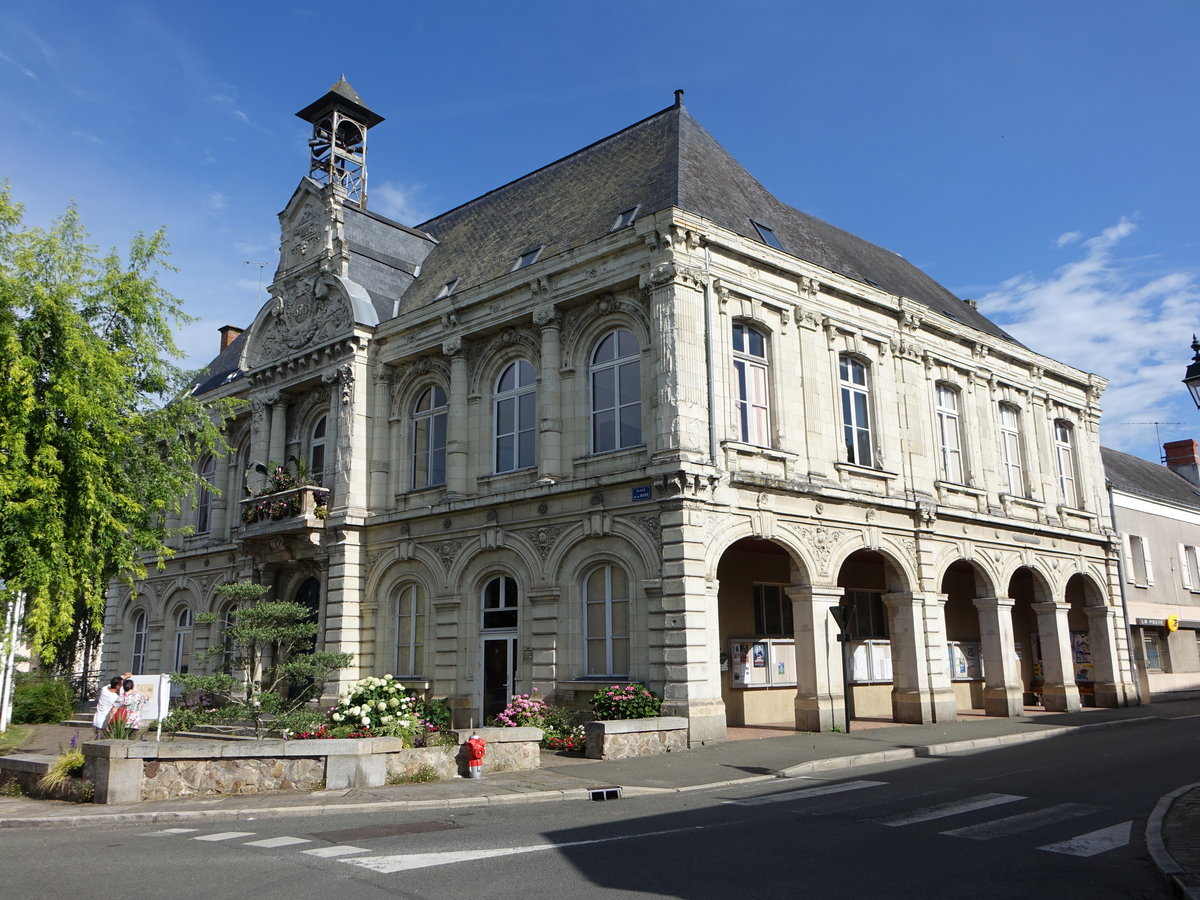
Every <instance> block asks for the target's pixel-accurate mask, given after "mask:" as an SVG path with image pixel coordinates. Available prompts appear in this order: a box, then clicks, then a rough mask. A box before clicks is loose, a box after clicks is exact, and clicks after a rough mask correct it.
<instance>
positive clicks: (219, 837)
mask: <svg viewBox="0 0 1200 900" xmlns="http://www.w3.org/2000/svg"><path fill="white" fill-rule="evenodd" d="M243 837H254V832H253V831H218V832H217V833H216V834H201V835H198V836H196V837H194V838H192V840H193V841H232V840H233V839H234V838H243Z"/></svg>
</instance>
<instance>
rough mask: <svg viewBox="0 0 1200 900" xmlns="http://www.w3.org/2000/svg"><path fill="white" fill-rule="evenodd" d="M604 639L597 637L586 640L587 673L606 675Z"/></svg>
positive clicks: (606, 664)
mask: <svg viewBox="0 0 1200 900" xmlns="http://www.w3.org/2000/svg"><path fill="white" fill-rule="evenodd" d="M605 643H606V642H605V640H604V638H599V639H596V640H590V641H588V642H587V671H588V674H589V675H608V674H609V672H608V661H607V659H606V658H605V651H606V649H607V648H606V646H605Z"/></svg>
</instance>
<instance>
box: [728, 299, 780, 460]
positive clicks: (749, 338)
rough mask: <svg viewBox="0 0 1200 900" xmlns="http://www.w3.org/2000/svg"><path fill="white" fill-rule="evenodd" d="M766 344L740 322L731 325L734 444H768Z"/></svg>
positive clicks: (763, 339)
mask: <svg viewBox="0 0 1200 900" xmlns="http://www.w3.org/2000/svg"><path fill="white" fill-rule="evenodd" d="M768 375H769V371H768V369H767V340H766V338H765V337H763V335H762V334H761V333H760V332H758V331H757V330H755V329H754V328H751V327H750V326H749V325H746V324H745V323H744V322H735V323H734V324H733V377H734V381H735V386H736V389H737V421H738V440H741V441H745V442H746V443H747V444H758V445H759V446H762V447H767V446H770V444H771V430H770V428H771V416H770V392H769V386H770V382H769V379H768Z"/></svg>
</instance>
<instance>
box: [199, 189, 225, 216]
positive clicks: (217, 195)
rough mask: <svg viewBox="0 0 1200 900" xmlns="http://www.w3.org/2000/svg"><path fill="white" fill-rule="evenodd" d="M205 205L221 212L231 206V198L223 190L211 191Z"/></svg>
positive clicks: (205, 199)
mask: <svg viewBox="0 0 1200 900" xmlns="http://www.w3.org/2000/svg"><path fill="white" fill-rule="evenodd" d="M204 205H205V206H207V207H208V208H209V209H211V210H212V211H213V212H221V210H223V209H227V208H228V207H229V198H228V197H227V196H226V195H225V194H224V193H222V192H221V191H209V192H208V196H207V197H205V198H204Z"/></svg>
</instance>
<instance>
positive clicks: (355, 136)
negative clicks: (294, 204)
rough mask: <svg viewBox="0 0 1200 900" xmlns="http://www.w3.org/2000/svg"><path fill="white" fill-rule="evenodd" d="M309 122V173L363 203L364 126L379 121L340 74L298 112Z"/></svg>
mask: <svg viewBox="0 0 1200 900" xmlns="http://www.w3.org/2000/svg"><path fill="white" fill-rule="evenodd" d="M296 116H297V117H298V118H301V119H303V120H304V121H305V122H311V123H312V127H313V130H312V137H311V138H309V141H308V148H309V169H308V174H309V177H310V178H312V179H314V180H316V181H318V182H320V183H321V184H340V185H341V186H342V187H343V188H345V190H346V194H347V198H348V199H350V200H353V201H354V202H355V203H357V204H358V205H359V206H360V207H361V208H363V209H366V207H367V129H368V128H373V127H374V126H376V125H378V124H379V123H380V122H382V121H383V116H381V115H378V114H377V113H373V112H371V110H369V109H368V108H367V105H366V104H365V103H363V99H362V97H360V96H358V92H357V91H355V90H354V88H352V87H351V86H350V82H348V81H347V80H346V76H345V75H343V76H342V77H341V78H339V79H338V81H337V84H335V85H334V86H333V87H331V88H330V89H329V92H328V93H327V94H326V95H325V96H324V97H322V98H321V99H320V100H317V101H316V102H314V103H310V104H309V105H308V106H306V107H304V109H302V110H300V112H298V113H296Z"/></svg>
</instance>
